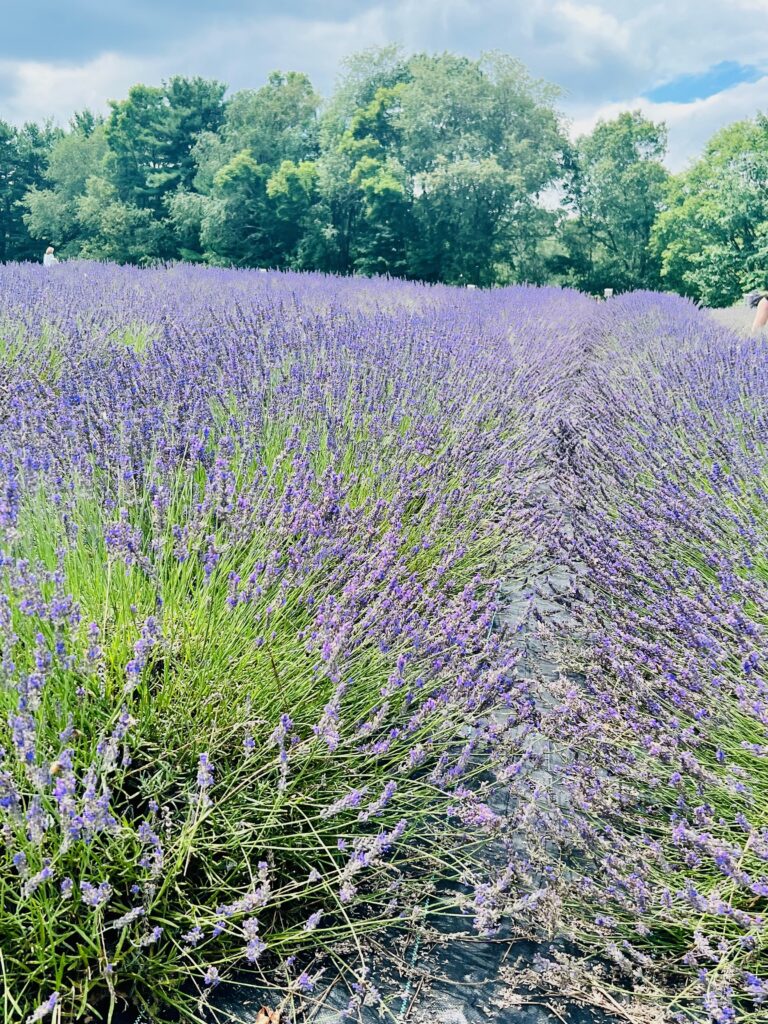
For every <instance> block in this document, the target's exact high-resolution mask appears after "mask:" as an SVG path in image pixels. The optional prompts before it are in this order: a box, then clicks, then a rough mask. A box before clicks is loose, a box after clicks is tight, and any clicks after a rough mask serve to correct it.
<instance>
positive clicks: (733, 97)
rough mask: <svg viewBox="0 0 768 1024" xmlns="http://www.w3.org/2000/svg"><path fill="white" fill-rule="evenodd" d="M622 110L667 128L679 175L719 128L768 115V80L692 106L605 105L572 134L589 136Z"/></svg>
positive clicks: (639, 100) (631, 102) (672, 165)
mask: <svg viewBox="0 0 768 1024" xmlns="http://www.w3.org/2000/svg"><path fill="white" fill-rule="evenodd" d="M622 110H640V111H642V113H643V114H644V115H645V116H646V117H649V118H651V120H653V121H664V122H665V123H666V124H667V127H668V128H669V152H668V156H667V165H668V166H669V168H670V169H671V170H673V171H679V170H681V169H682V168H684V167H685V166H686V165H687V164H688V163H689V162H690V160H691V159H693V158H695V157H696V156H698V155H699V154H700V153H701V151H702V150H703V148H704V145H705V143H706V142H707V140H708V139H710V138H711V137H712V135H714V133H715V132H716V131H718V130H719V129H720V128H723V127H725V125H727V124H731V123H732V122H733V121H741V120H744V119H745V118H748V117H753V116H754V114H755V113H756V112H757V111H758V110H764V111H768V77H765V78H761V79H760V80H759V81H757V82H745V83H743V84H741V85H735V86H733V87H732V88H730V89H726V90H725V91H724V92H720V93H717V94H716V95H715V96H709V97H708V98H707V99H703V100H695V101H694V102H693V103H653V102H652V101H651V100H647V99H645V98H643V97H641V96H638V97H636V98H635V99H628V100H627V101H626V102H621V103H608V104H604V105H602V106H600V107H598V108H597V109H596V110H594V111H592V112H590V113H589V114H587V115H585V116H582V117H579V118H576V119H575V120H574V121H573V122H572V125H571V134H572V135H573V137H577V136H578V135H582V134H584V133H586V132H589V131H591V130H592V128H593V127H594V126H595V124H596V123H597V121H598V120H600V119H601V118H602V119H604V120H610V119H611V118H613V117H616V116H617V115H618V114H620V113H621V111H622Z"/></svg>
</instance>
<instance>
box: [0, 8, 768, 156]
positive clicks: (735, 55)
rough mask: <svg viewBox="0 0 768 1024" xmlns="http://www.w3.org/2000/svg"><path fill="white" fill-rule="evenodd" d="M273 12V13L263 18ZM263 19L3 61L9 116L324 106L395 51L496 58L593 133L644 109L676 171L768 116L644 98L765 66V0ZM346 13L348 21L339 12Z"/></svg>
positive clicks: (0, 76) (750, 107)
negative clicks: (180, 80)
mask: <svg viewBox="0 0 768 1024" xmlns="http://www.w3.org/2000/svg"><path fill="white" fill-rule="evenodd" d="M264 6H267V5H264ZM269 7H270V8H271V9H270V10H269V11H267V12H265V13H263V14H262V15H261V16H259V17H249V18H239V19H234V18H229V19H227V17H226V15H225V14H224V13H223V12H224V11H225V10H226V7H225V5H222V8H221V9H222V14H221V16H220V17H219V19H218V24H217V27H216V28H215V29H211V28H210V27H207V28H205V29H204V30H202V31H201V30H197V31H195V28H194V22H193V20H192V19H191V18H190V25H189V28H188V30H187V34H186V35H183V34H182V35H179V36H178V37H177V38H176V40H175V41H174V44H173V47H172V48H169V49H168V50H167V52H159V53H158V52H155V53H153V55H152V56H151V57H147V58H146V59H144V58H135V57H128V56H126V55H124V54H121V53H120V47H119V40H116V41H115V42H116V45H115V46H114V47H112V49H111V51H110V52H108V53H103V54H101V55H99V56H96V57H94V58H93V59H91V60H89V61H86V62H83V63H80V64H74V63H70V64H66V63H43V62H32V61H13V60H8V59H6V60H0V82H2V83H3V84H4V85H5V88H4V90H3V91H4V94H5V98H4V99H2V100H0V117H5V118H7V119H9V120H12V121H15V122H17V123H18V122H21V121H23V120H25V119H42V118H43V117H45V116H48V115H53V116H54V117H55V118H56V119H57V120H59V121H60V122H61V123H64V122H66V121H67V120H68V118H69V117H70V115H71V114H72V112H73V111H74V110H76V109H79V108H82V107H84V106H90V107H92V108H93V109H97V110H104V109H105V106H106V103H105V101H106V99H108V98H110V97H113V98H114V97H121V96H124V95H125V93H126V92H127V89H128V87H129V86H130V85H131V84H133V83H134V82H136V81H144V82H147V83H158V82H159V81H160V80H161V79H163V78H167V77H169V76H171V75H173V74H201V75H206V76H209V77H215V78H219V79H221V80H222V81H225V82H228V83H229V84H230V86H231V87H232V88H244V87H258V86H259V85H260V84H262V83H263V81H264V79H265V77H266V75H267V73H268V72H269V71H271V70H274V69H282V70H303V71H306V72H307V73H308V74H309V75H310V77H311V78H312V80H313V81H314V82H315V83H316V84H317V85H318V86H319V88H320V89H321V90H322V91H323V92H325V93H328V92H329V91H330V89H331V88H332V86H333V82H334V78H335V75H336V73H337V71H338V70H339V65H340V62H341V60H342V58H343V57H344V56H346V55H348V54H350V53H352V52H354V51H357V50H360V49H363V48H366V47H369V46H372V45H376V44H383V43H387V42H399V43H401V44H403V45H404V47H405V48H406V49H408V50H416V49H427V50H443V49H453V50H456V51H459V52H465V53H468V54H469V55H476V54H478V53H479V52H480V51H482V50H488V49H500V50H504V51H506V52H508V53H511V54H513V55H514V56H517V57H520V58H521V59H522V60H523V62H524V63H525V64H526V65H527V66H528V67H529V68H530V70H531V71H532V73H533V74H534V75H536V76H540V77H542V78H545V79H548V80H549V81H553V82H556V83H558V84H561V85H562V86H563V87H564V90H565V92H564V96H563V99H562V106H563V108H564V110H565V112H566V114H567V115H568V116H569V117H571V118H572V119H573V120H574V124H575V128H576V129H584V128H586V127H588V126H590V125H591V124H593V123H594V121H595V120H596V119H597V117H598V116H613V114H615V113H618V112H619V111H620V110H626V109H637V108H639V109H641V110H643V111H644V112H646V113H647V114H648V115H649V116H651V117H654V118H657V119H663V120H666V121H667V122H668V124H669V126H670V159H669V162H670V165H671V166H674V167H679V166H681V165H682V164H684V163H685V162H686V160H687V159H688V158H689V157H690V156H692V155H695V153H697V152H698V151H700V149H701V146H702V145H703V143H704V141H706V139H707V138H708V137H709V135H710V134H711V133H712V132H713V131H714V130H716V129H717V128H718V127H720V126H721V125H722V124H726V123H728V121H729V120H734V119H739V118H743V117H748V116H752V115H753V114H754V113H755V112H756V110H757V109H760V108H761V107H762V108H768V95H767V93H768V85H767V84H766V82H765V81H759V82H756V83H753V84H751V85H740V86H736V87H734V88H732V89H729V90H727V91H725V92H722V93H720V94H719V95H717V96H715V97H711V98H710V99H708V100H700V101H697V102H695V103H690V104H674V103H651V102H650V101H648V100H645V99H642V98H639V97H641V94H642V93H644V92H647V91H648V90H650V89H652V88H653V87H654V86H656V85H658V84H660V83H662V82H665V81H668V80H671V79H674V78H675V77H677V76H679V75H683V74H690V73H694V74H695V73H699V72H703V71H705V70H706V69H707V68H709V67H711V66H712V65H714V64H717V63H719V62H721V61H724V60H731V61H739V62H741V63H744V64H756V65H758V66H765V61H766V55H768V18H766V17H765V16H764V15H765V14H766V13H768V0H674V2H670V0H650V2H647V3H638V2H637V0H391V2H389V3H386V2H385V0H380V2H377V3H373V4H370V3H369V4H366V5H363V4H360V5H359V6H357V7H356V8H355V11H354V13H352V14H350V15H348V16H346V17H342V16H338V17H336V18H334V17H331V16H330V15H329V16H325V15H324V14H323V13H322V6H321V5H317V8H319V13H317V8H316V9H315V12H314V13H313V15H312V16H311V17H307V18H300V17H298V16H291V15H290V14H289V13H287V9H285V11H284V12H281V11H280V8H279V7H278V6H277V5H272V4H270V5H269ZM337 9H338V8H337Z"/></svg>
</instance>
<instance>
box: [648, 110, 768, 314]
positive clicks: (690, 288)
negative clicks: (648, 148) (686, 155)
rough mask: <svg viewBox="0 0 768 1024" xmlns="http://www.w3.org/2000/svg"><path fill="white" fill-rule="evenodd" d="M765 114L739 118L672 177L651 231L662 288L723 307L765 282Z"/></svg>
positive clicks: (767, 219) (767, 234)
mask: <svg viewBox="0 0 768 1024" xmlns="http://www.w3.org/2000/svg"><path fill="white" fill-rule="evenodd" d="M767 194H768V118H766V117H765V116H763V115H758V116H757V117H756V118H755V120H754V121H739V122H737V123H735V124H732V125H729V126H728V127H727V128H723V129H722V130H721V131H719V132H718V133H717V134H716V135H715V136H713V138H712V139H710V141H709V142H708V143H707V146H706V148H705V150H704V153H703V155H702V157H701V159H700V160H698V161H697V162H696V163H695V164H694V165H693V166H692V167H691V168H690V169H689V170H687V171H684V172H683V173H681V174H678V175H676V176H675V177H673V178H672V179H671V180H670V182H669V185H668V188H667V190H666V199H665V208H664V210H663V211H662V212H661V214H660V215H659V218H658V221H657V223H656V225H655V227H654V230H653V237H652V245H653V249H654V251H655V252H656V254H657V256H658V258H659V259H660V261H661V275H662V281H663V283H664V286H665V287H667V288H670V289H672V290H675V291H679V292H681V293H683V294H684V295H690V296H691V297H693V298H695V299H698V300H701V301H702V302H704V303H706V304H707V305H710V306H725V305H729V304H730V303H732V302H733V301H734V300H736V299H738V298H739V297H740V296H741V295H742V294H744V292H746V291H748V290H749V289H750V288H756V287H757V288H765V287H767V286H768V271H767V270H766V267H768V206H767V205H766V195H767Z"/></svg>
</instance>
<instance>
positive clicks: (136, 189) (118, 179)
mask: <svg viewBox="0 0 768 1024" xmlns="http://www.w3.org/2000/svg"><path fill="white" fill-rule="evenodd" d="M225 90H226V86H224V85H222V84H221V83H220V82H215V81H207V80H205V79H202V78H180V77H176V78H172V79H171V80H170V81H169V82H167V83H165V84H164V85H163V86H161V87H153V86H148V85H135V86H133V88H132V89H131V90H130V91H129V93H128V97H127V99H124V100H119V101H115V100H113V101H112V102H111V104H110V106H111V108H112V112H111V114H110V116H109V119H108V120H107V125H106V139H107V144H108V147H109V159H108V165H107V166H108V176H109V179H110V181H111V183H112V184H113V185H114V187H115V188H116V190H117V194H118V197H119V199H120V200H121V201H122V202H125V203H129V204H132V205H135V206H137V207H139V208H140V209H148V210H151V211H152V213H153V214H154V215H155V216H156V217H158V218H160V217H162V216H163V215H164V213H165V207H164V200H165V197H166V196H167V195H168V194H169V193H170V192H172V191H173V190H174V189H175V188H178V187H181V188H188V187H189V186H191V184H192V179H193V178H194V176H195V174H196V172H197V167H196V162H195V159H194V155H193V148H194V145H195V142H196V141H197V139H198V137H199V136H200V135H201V134H202V133H204V132H215V131H216V130H217V129H218V128H219V127H220V125H221V122H222V118H223V112H224V92H225Z"/></svg>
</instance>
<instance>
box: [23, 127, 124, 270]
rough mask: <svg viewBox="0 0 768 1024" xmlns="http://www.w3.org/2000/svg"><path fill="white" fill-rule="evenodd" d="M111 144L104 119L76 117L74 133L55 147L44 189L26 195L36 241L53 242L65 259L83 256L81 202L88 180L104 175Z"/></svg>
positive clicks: (30, 227)
mask: <svg viewBox="0 0 768 1024" xmlns="http://www.w3.org/2000/svg"><path fill="white" fill-rule="evenodd" d="M106 152H107V142H106V138H105V133H104V125H103V122H102V121H101V119H99V118H96V117H94V115H92V114H90V112H88V111H84V112H82V113H80V114H76V115H75V117H74V118H73V120H72V124H71V130H70V131H69V132H68V133H67V134H66V135H62V136H61V138H59V139H57V140H56V142H55V143H54V144H53V145H52V147H51V149H50V152H49V154H48V166H47V167H46V169H45V171H44V172H43V182H42V185H41V186H38V185H33V186H32V187H31V188H30V189H28V191H27V192H26V194H25V196H24V198H23V200H22V205H23V207H24V210H25V213H24V223H25V224H26V226H27V230H28V231H29V234H30V235H31V236H32V238H38V239H41V240H49V241H50V242H51V243H52V244H53V245H55V246H56V248H57V250H59V251H60V254H61V255H63V256H78V255H80V253H81V243H82V240H83V234H84V232H83V225H82V224H81V222H80V219H79V206H78V201H79V200H80V199H81V198H82V197H83V196H84V195H85V192H86V188H87V183H88V179H89V178H91V177H94V176H97V175H100V174H101V173H102V169H103V164H104V157H105V155H106Z"/></svg>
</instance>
